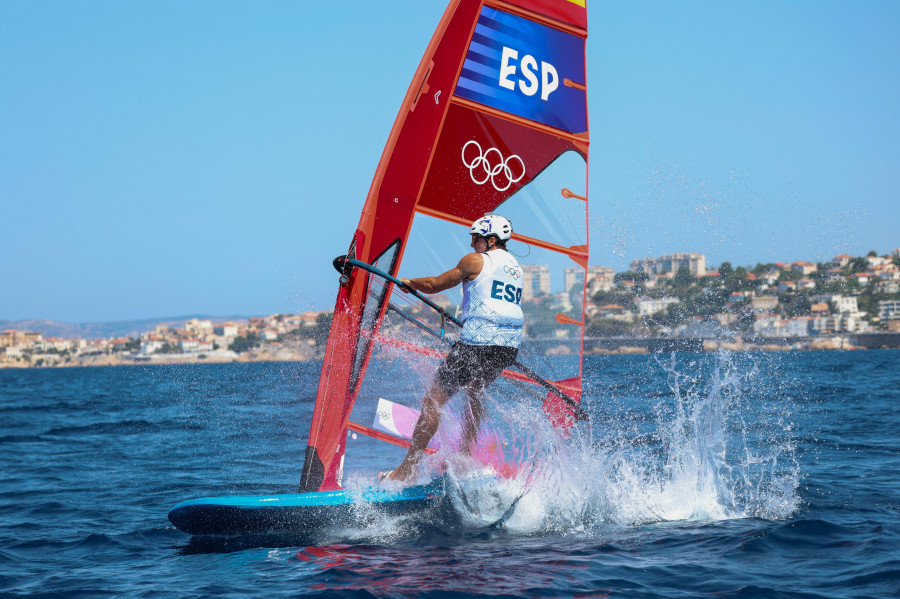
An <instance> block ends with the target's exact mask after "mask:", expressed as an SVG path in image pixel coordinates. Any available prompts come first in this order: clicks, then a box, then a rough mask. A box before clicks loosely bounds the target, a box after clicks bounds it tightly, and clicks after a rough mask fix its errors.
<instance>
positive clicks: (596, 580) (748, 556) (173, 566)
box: [0, 350, 900, 597]
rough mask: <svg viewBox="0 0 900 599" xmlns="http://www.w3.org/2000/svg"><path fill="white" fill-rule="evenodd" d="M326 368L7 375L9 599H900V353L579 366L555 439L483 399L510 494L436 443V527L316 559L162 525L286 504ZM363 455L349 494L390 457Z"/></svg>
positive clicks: (404, 529) (531, 411)
mask: <svg viewBox="0 0 900 599" xmlns="http://www.w3.org/2000/svg"><path fill="white" fill-rule="evenodd" d="M557 359H559V360H564V359H566V358H564V357H560V358H557ZM375 366H377V365H376V364H373V367H375ZM319 371H320V364H319V363H312V362H311V363H288V364H228V365H173V366H134V367H117V368H71V369H46V370H0V469H2V473H3V476H2V477H0V596H2V597H18V596H53V597H59V596H62V597H67V596H72V597H76V596H77V597H95V596H135V597H140V596H154V597H158V596H174V597H183V596H217V597H218V596H266V597H278V596H303V595H321V596H333V595H341V596H376V597H382V596H396V597H400V596H417V597H424V596H457V595H460V596H510V597H532V596H545V597H558V596H560V597H573V596H581V597H705V596H715V597H894V596H898V594H900V536H898V533H900V526H898V525H900V491H898V489H900V441H898V430H900V352H897V351H889V350H880V351H868V352H804V353H742V354H729V353H710V354H677V355H671V354H657V355H638V356H589V357H586V358H585V389H586V391H585V395H584V398H583V404H584V406H585V407H586V409H587V410H588V412H589V413H590V414H591V416H592V417H591V420H590V422H588V423H584V422H582V423H579V424H578V425H577V426H576V427H575V428H574V429H573V431H572V433H571V434H570V435H569V437H568V438H561V437H559V436H558V435H557V434H556V433H555V432H554V431H553V430H552V429H551V428H550V427H549V426H548V425H547V424H546V421H545V419H543V417H542V416H541V414H540V408H539V405H538V404H537V402H534V401H533V400H531V402H530V403H529V400H528V399H527V398H521V397H510V396H509V395H507V394H505V393H497V392H495V393H494V394H492V396H491V398H490V400H489V402H488V408H489V412H490V415H491V418H490V421H489V423H488V424H487V425H486V426H485V428H484V431H483V437H484V438H492V437H491V435H494V434H496V435H497V436H498V437H500V438H502V439H503V443H504V452H505V453H506V454H507V456H508V459H509V462H510V463H511V464H513V465H515V467H516V471H515V475H514V476H512V477H510V478H506V479H504V480H502V481H498V480H497V478H496V477H491V476H489V475H485V476H484V477H483V478H484V480H483V482H480V481H479V479H478V478H477V477H478V476H479V474H478V470H477V469H472V468H467V467H466V463H465V459H464V458H460V457H457V456H454V455H452V443H449V442H446V443H445V449H443V450H442V453H441V454H440V455H438V456H436V457H434V458H430V459H429V460H428V461H427V462H426V463H425V464H423V470H424V471H425V472H424V473H423V475H424V476H428V472H430V471H429V468H437V467H440V468H442V469H443V472H444V476H445V477H447V481H448V493H449V496H450V500H451V501H452V510H453V518H452V520H453V522H452V525H450V524H448V522H447V521H428V520H427V519H426V520H424V521H423V520H422V519H421V518H418V519H416V518H402V517H400V518H386V517H382V516H381V515H379V514H378V513H377V512H372V510H371V508H370V507H367V506H365V505H360V506H359V510H360V520H359V522H360V524H359V525H358V526H356V527H351V528H350V529H348V530H344V531H337V532H336V533H335V535H336V536H335V538H333V539H329V540H328V541H327V542H326V543H321V544H319V545H316V546H302V545H296V544H291V542H290V539H278V538H255V539H252V538H251V539H230V540H213V541H211V540H209V539H201V538H192V537H190V536H189V535H186V534H184V533H182V532H180V531H178V530H176V529H174V528H173V527H172V526H171V525H170V524H169V523H168V521H167V519H166V514H167V512H168V510H169V509H170V508H171V507H172V506H174V505H175V504H177V503H179V502H180V501H183V500H185V499H189V498H193V497H201V496H215V495H233V494H264V493H276V492H286V491H292V490H294V489H295V488H296V485H297V482H298V480H299V475H300V471H301V468H302V459H303V454H304V450H305V445H306V442H305V439H306V434H307V433H308V427H309V419H310V415H311V411H312V403H313V400H314V396H315V389H316V384H317V379H318V375H319ZM414 407H417V406H414ZM451 407H452V406H451ZM448 418H449V417H448ZM363 424H371V423H368V422H363ZM450 424H452V423H450ZM445 425H446V426H445V428H448V429H450V428H452V426H450V425H449V424H447V423H445ZM445 441H446V440H445ZM366 443H368V442H367V441H364V440H363V439H362V438H360V439H356V440H350V441H348V458H347V460H348V463H347V467H346V469H345V470H346V472H345V482H346V484H347V485H348V486H351V487H353V486H357V487H358V486H363V485H366V484H369V483H370V481H371V477H373V476H374V475H375V473H376V472H377V470H378V469H379V468H381V467H382V466H383V463H384V462H387V463H394V464H396V463H397V462H398V461H399V458H400V457H402V450H399V449H397V450H394V449H391V450H385V454H384V455H379V456H377V457H372V456H369V457H367V450H368V449H369V448H370V447H371V446H370V445H367V444H366ZM381 446H382V445H379V447H381ZM392 452H393V453H392ZM351 461H353V463H352V464H351V463H350V462H351ZM473 473H474V474H473ZM473 477H474V478H473Z"/></svg>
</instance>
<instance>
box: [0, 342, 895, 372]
mask: <svg viewBox="0 0 900 599" xmlns="http://www.w3.org/2000/svg"><path fill="white" fill-rule="evenodd" d="M600 340H601V339H593V340H587V339H586V340H585V341H586V344H585V352H584V353H585V355H635V354H650V353H657V352H659V353H670V352H671V351H674V352H676V353H680V352H705V353H712V352H717V351H729V352H779V351H784V352H795V351H866V350H869V349H900V343H897V341H900V340H895V339H891V341H892V343H891V344H881V345H876V346H872V347H869V346H867V345H864V344H854V343H853V342H852V341H854V340H853V339H849V338H848V336H834V337H826V338H818V339H814V340H804V341H799V342H795V343H791V342H790V340H788V339H782V340H780V341H782V342H781V343H774V342H766V343H764V342H761V341H762V340H754V341H752V342H750V341H741V340H735V341H726V340H715V339H699V338H688V339H686V340H684V341H686V342H689V343H683V344H682V348H681V349H677V348H675V347H674V346H673V347H672V348H670V349H668V350H663V349H659V348H657V349H653V348H652V346H648V345H650V344H647V343H645V344H641V345H637V344H633V341H634V340H620V341H621V343H619V344H616V343H615V341H616V340H615V339H613V338H609V339H602V341H603V342H605V345H608V346H614V347H602V346H600V345H599V344H597V343H596V342H597V341H600ZM654 340H655V339H654V338H647V339H646V341H648V342H653V341H654ZM591 341H593V342H595V343H593V344H592V343H590V342H591ZM657 341H658V340H657ZM630 342H631V343H632V344H629V343H630ZM541 349H542V351H539V353H541V354H543V355H571V354H573V353H575V351H577V350H575V351H573V350H574V348H572V347H570V344H566V343H557V344H555V345H553V344H552V343H550V344H545V345H544V347H543V348H541ZM323 351H324V348H322V349H320V348H316V347H303V348H296V349H294V348H285V347H280V348H277V349H268V348H257V349H253V350H250V351H247V352H243V353H240V354H236V353H234V352H232V351H218V352H210V353H208V354H199V355H198V354H151V355H149V356H141V355H138V356H135V355H132V354H127V355H118V354H104V355H91V356H75V357H71V356H70V357H69V359H68V360H64V359H59V360H48V361H44V362H42V363H41V364H32V363H21V362H0V369H7V368H9V369H41V368H84V367H95V366H142V365H167V364H233V363H250V362H309V361H314V360H320V359H322V354H323Z"/></svg>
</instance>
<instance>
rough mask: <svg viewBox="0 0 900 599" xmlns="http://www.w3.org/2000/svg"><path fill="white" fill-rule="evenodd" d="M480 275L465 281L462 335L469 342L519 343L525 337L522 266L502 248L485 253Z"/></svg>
mask: <svg viewBox="0 0 900 599" xmlns="http://www.w3.org/2000/svg"><path fill="white" fill-rule="evenodd" d="M481 257H482V260H483V265H482V267H481V272H480V273H478V276H477V277H475V278H474V279H472V280H471V281H463V303H462V322H463V329H462V334H461V335H460V339H461V340H462V342H463V343H468V344H469V345H499V346H503V347H519V342H520V341H521V340H522V326H523V325H524V324H525V317H524V315H523V314H522V306H521V305H520V304H521V303H522V282H523V281H522V274H523V273H522V267H521V266H519V263H518V262H516V259H515V258H514V257H513V255H512V254H510V253H509V252H507V251H506V250H502V249H495V250H491V251H490V252H485V253H483V254H481Z"/></svg>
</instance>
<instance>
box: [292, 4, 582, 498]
mask: <svg viewBox="0 0 900 599" xmlns="http://www.w3.org/2000/svg"><path fill="white" fill-rule="evenodd" d="M586 36H587V21H586V11H585V9H584V2H583V1H579V0H514V1H511V2H491V1H486V2H485V1H482V0H454V1H452V2H451V3H450V5H449V6H448V8H447V10H446V12H445V13H444V16H443V18H442V19H441V22H440V24H439V25H438V28H437V30H436V31H435V34H434V36H433V37H432V40H431V42H430V44H429V46H428V49H427V50H426V52H425V55H424V57H423V58H422V61H421V63H420V64H419V68H418V69H417V71H416V75H415V77H414V78H413V80H412V83H411V85H410V87H409V90H408V91H407V94H406V97H405V99H404V102H403V105H402V107H401V109H400V113H399V114H398V116H397V119H396V121H395V123H394V127H393V130H392V131H391V135H390V138H389V139H388V142H387V144H386V146H385V149H384V153H383V154H382V157H381V161H380V162H379V165H378V169H377V171H376V173H375V177H374V179H373V181H372V186H371V188H370V190H369V194H368V196H367V198H366V201H365V205H364V206H363V210H362V215H361V217H360V222H359V226H358V228H357V230H356V232H355V233H354V235H353V239H352V242H351V246H350V250H349V253H350V254H351V255H352V256H353V257H354V258H356V259H358V260H361V261H364V262H367V263H369V264H374V265H376V266H377V267H378V268H379V269H381V270H383V271H385V272H387V273H389V274H391V275H396V274H397V273H398V269H399V265H400V262H401V259H402V258H403V255H404V250H405V249H406V245H407V239H408V237H409V235H410V231H411V229H412V228H413V225H414V221H415V223H416V224H417V226H426V225H427V224H428V222H429V220H432V221H437V222H443V223H446V224H448V226H453V227H456V228H459V229H461V235H462V236H463V237H466V236H467V227H468V225H469V224H470V223H471V222H472V221H473V220H475V219H476V218H478V217H480V216H481V215H483V214H484V213H486V212H491V211H493V210H495V209H499V210H502V211H503V213H504V215H507V214H511V215H513V216H512V218H513V222H514V229H515V231H516V235H515V237H514V238H517V239H519V240H522V241H524V242H527V243H528V244H529V245H531V246H534V247H536V248H540V249H541V250H546V251H547V252H548V255H552V256H558V257H563V258H565V259H566V262H567V263H568V264H569V265H571V266H576V265H580V267H579V268H584V267H586V265H587V200H586V198H587V149H588V123H587V98H586V91H587V88H586V81H585V69H584V42H585V38H586ZM547 190H549V191H547ZM420 221H421V222H420ZM463 226H465V227H466V229H462V227H463ZM459 257H461V255H457V256H456V257H455V259H454V260H453V262H452V263H449V264H446V268H449V267H451V266H452V265H453V264H455V261H456V260H458V259H459ZM554 259H555V258H552V257H551V258H549V259H548V261H549V262H552V261H553V260H554ZM446 268H444V270H446ZM422 274H434V273H418V275H412V276H419V275H422ZM580 280H581V284H582V285H583V283H584V280H585V278H584V273H582V276H581V279H580ZM390 294H391V289H390V287H389V286H385V285H379V284H375V283H374V281H373V279H372V277H371V276H369V275H368V274H367V273H366V272H364V271H362V270H360V269H354V270H352V271H349V272H347V273H345V276H344V277H343V278H342V283H341V286H340V288H339V292H338V297H337V302H336V304H335V313H334V318H333V321H332V327H331V332H330V334H329V338H328V345H327V348H326V352H325V354H326V355H325V359H324V362H323V365H322V373H321V378H320V382H319V389H318V392H317V396H316V404H315V408H314V412H313V418H312V423H311V427H310V434H309V441H308V446H307V451H306V461H305V464H304V468H303V475H302V480H301V484H300V490H301V491H318V490H330V489H336V488H340V485H341V475H342V466H343V456H344V450H345V445H346V437H347V434H346V433H347V427H348V418H349V416H350V413H351V411H352V409H353V406H354V403H355V401H356V399H357V395H358V394H359V392H360V388H361V385H362V383H363V380H364V379H365V377H366V372H367V367H368V362H369V360H370V357H371V353H372V350H373V344H375V343H376V342H377V341H376V340H377V337H378V336H377V335H376V332H377V331H378V328H379V326H380V324H381V322H382V319H383V318H384V313H385V309H386V307H387V302H388V300H389V297H390ZM582 300H583V290H582ZM526 319H527V310H526ZM583 320H584V319H583V317H582V318H581V319H580V321H578V320H577V319H573V320H572V322H577V323H578V324H580V323H581V322H583ZM577 368H578V371H577V372H576V373H572V375H573V376H574V378H572V377H570V378H572V380H576V379H577V381H579V385H578V387H580V376H581V370H580V369H581V364H580V361H579V364H578V367H577ZM569 384H571V381H569Z"/></svg>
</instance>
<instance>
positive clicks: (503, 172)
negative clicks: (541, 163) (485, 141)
mask: <svg viewBox="0 0 900 599" xmlns="http://www.w3.org/2000/svg"><path fill="white" fill-rule="evenodd" d="M472 145H474V146H475V148H476V151H477V152H478V153H477V155H475V156H474V157H472V158H471V159H469V158H467V157H466V154H467V152H466V150H468V148H469V146H472ZM468 154H469V156H471V155H472V152H468ZM493 161H496V164H492V163H493ZM462 162H463V165H464V166H465V167H466V168H468V169H469V176H470V177H471V178H472V182H473V183H475V184H476V185H484V184H485V183H487V182H488V180H490V182H491V185H493V186H494V189H496V190H497V191H506V190H507V189H509V188H510V186H511V185H512V184H513V183H518V182H519V181H521V180H522V177H524V176H525V162H523V161H522V159H521V158H519V156H518V155H517V154H512V155H511V156H510V157H509V158H503V154H501V153H500V150H498V149H497V148H489V149H488V150H487V151H486V152H485V151H482V149H481V144H479V143H478V142H477V141H475V140H474V139H472V140H469V141H467V142H466V145H464V146H463V147H462ZM515 162H518V163H519V164H518V166H517V167H515V168H512V166H515V164H514V163H515ZM511 165H512V166H511Z"/></svg>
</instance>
